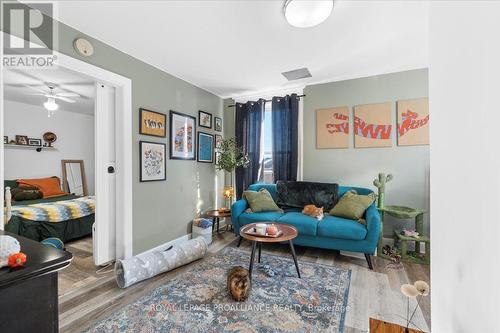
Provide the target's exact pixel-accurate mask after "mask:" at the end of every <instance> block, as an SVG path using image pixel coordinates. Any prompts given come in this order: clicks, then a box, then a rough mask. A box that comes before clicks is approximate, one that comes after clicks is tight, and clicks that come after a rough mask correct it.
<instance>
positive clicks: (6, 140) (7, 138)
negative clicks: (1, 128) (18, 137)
mask: <svg viewBox="0 0 500 333" xmlns="http://www.w3.org/2000/svg"><path fill="white" fill-rule="evenodd" d="M3 143H4V144H8V143H9V137H8V136H7V135H4V136H3Z"/></svg>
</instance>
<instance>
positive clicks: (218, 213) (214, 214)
mask: <svg viewBox="0 0 500 333" xmlns="http://www.w3.org/2000/svg"><path fill="white" fill-rule="evenodd" d="M205 215H206V216H209V217H229V216H231V211H230V210H225V211H223V212H221V211H219V210H218V209H213V210H209V211H206V212H205Z"/></svg>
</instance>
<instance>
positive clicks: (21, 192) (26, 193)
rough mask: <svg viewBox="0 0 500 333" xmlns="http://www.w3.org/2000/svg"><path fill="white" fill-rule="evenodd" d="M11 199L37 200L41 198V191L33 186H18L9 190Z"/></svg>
mask: <svg viewBox="0 0 500 333" xmlns="http://www.w3.org/2000/svg"><path fill="white" fill-rule="evenodd" d="M11 194H12V200H14V201H24V200H37V199H41V198H43V193H42V192H41V191H40V190H39V189H38V187H34V186H19V187H16V188H14V189H12V191H11Z"/></svg>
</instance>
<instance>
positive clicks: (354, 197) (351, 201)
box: [330, 190, 376, 223]
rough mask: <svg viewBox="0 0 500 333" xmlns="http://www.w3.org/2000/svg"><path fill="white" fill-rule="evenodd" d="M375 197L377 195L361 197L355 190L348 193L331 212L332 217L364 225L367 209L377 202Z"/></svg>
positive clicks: (371, 194)
mask: <svg viewBox="0 0 500 333" xmlns="http://www.w3.org/2000/svg"><path fill="white" fill-rule="evenodd" d="M375 197H376V195H375V193H370V194H368V195H360V194H357V192H356V191H354V190H352V191H349V192H346V193H345V194H344V196H343V197H342V198H340V200H339V202H338V203H337V204H336V205H335V207H333V208H332V210H330V215H333V216H338V217H343V218H346V219H351V220H357V221H359V222H361V223H363V221H364V220H363V215H364V214H365V211H366V209H367V208H368V207H370V206H371V204H372V203H373V202H374V201H375Z"/></svg>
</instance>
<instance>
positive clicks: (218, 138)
mask: <svg viewBox="0 0 500 333" xmlns="http://www.w3.org/2000/svg"><path fill="white" fill-rule="evenodd" d="M221 144H222V135H219V134H215V148H220V145H221Z"/></svg>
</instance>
